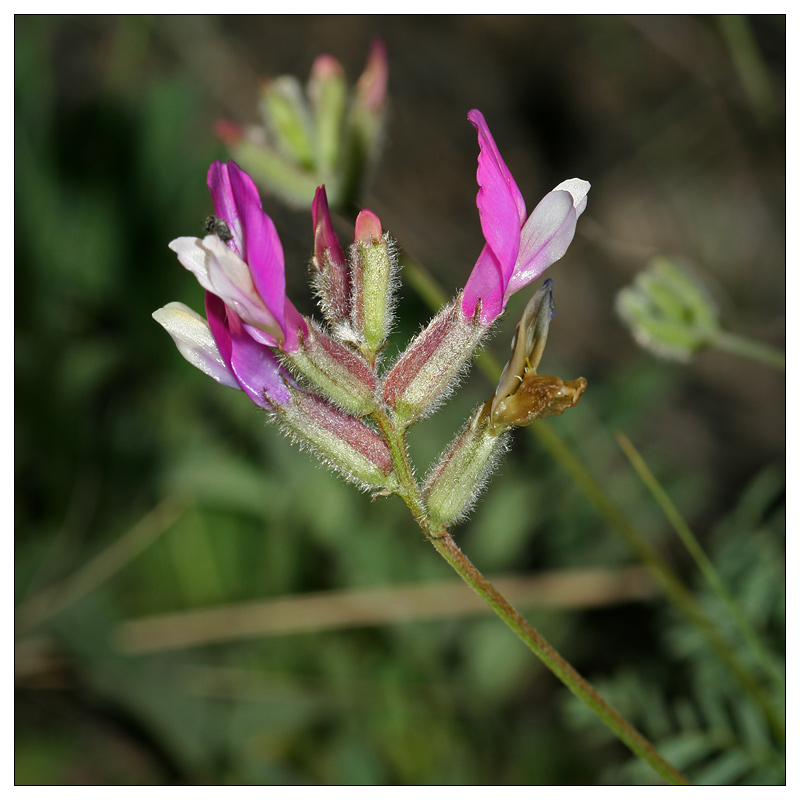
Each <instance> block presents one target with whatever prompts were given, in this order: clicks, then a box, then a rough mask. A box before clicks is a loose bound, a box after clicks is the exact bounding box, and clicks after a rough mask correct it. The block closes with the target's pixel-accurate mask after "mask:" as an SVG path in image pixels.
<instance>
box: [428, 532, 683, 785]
mask: <svg viewBox="0 0 800 800" xmlns="http://www.w3.org/2000/svg"><path fill="white" fill-rule="evenodd" d="M428 538H429V539H430V541H431V543H432V544H433V546H434V547H435V548H436V549H437V550H438V551H439V553H440V554H441V556H442V557H443V558H444V559H445V560H446V561H447V563H448V564H450V566H451V567H452V568H453V569H454V570H455V571H456V572H457V573H458V574H459V575H460V576H461V577H462V578H463V579H464V581H466V583H468V584H469V585H470V586H471V587H472V588H473V589H474V590H475V591H476V592H477V593H478V594H479V595H480V596H481V597H482V598H483V599H484V600H485V601H486V602H487V603H488V604H489V605H490V606H491V607H492V608H493V609H494V611H495V613H496V614H497V616H498V617H500V619H502V620H503V622H505V623H506V625H508V627H509V628H511V630H512V631H514V633H516V635H517V636H518V637H519V638H520V639H521V640H522V641H523V642H524V643H525V645H527V647H528V648H530V649H531V650H532V651H533V652H534V653H535V654H536V656H538V658H539V659H540V660H541V661H542V663H543V664H544V665H545V666H546V667H547V668H548V669H549V670H550V671H551V672H552V673H553V674H554V675H555V676H556V677H557V678H558V679H559V680H560V681H561V682H562V683H563V684H564V685H565V686H566V687H567V688H568V689H569V690H570V691H571V692H572V693H573V694H574V695H575V696H576V697H577V698H578V699H579V700H582V701H583V702H584V703H585V704H586V705H587V706H588V707H589V708H590V709H591V710H592V711H594V713H595V714H596V715H597V716H598V717H599V718H600V719H601V720H602V722H603V723H604V724H605V725H607V726H608V728H609V729H610V730H611V731H612V733H613V734H614V735H615V736H616V737H617V738H618V739H619V740H620V741H621V742H622V743H623V744H625V745H626V746H627V747H628V748H629V749H630V750H631V752H633V753H634V755H636V756H638V757H639V758H641V759H642V761H645V762H646V763H647V764H649V765H650V767H652V769H653V770H654V771H655V772H656V773H657V774H658V775H660V776H661V777H662V778H663V779H664V780H665V781H667V783H671V784H673V785H676V786H688V785H689V780H688V779H687V778H686V776H685V775H683V774H681V773H680V772H679V771H678V770H677V769H675V767H673V766H672V765H671V764H670V763H669V762H667V761H666V760H665V759H664V758H663V757H662V756H661V755H659V753H658V752H657V751H656V749H655V748H654V747H653V745H652V744H650V742H649V741H647V739H645V738H644V736H642V734H641V733H639V731H637V730H636V729H635V728H634V727H633V726H632V725H631V724H630V723H629V722H628V721H627V720H626V719H625V718H624V717H623V716H622V715H621V714H620V713H619V712H618V711H617V710H616V709H614V708H612V707H611V706H610V705H609V704H608V703H607V702H606V701H605V700H603V698H602V697H601V696H600V695H599V694H598V693H597V691H596V690H595V689H594V687H593V686H592V685H591V684H590V683H589V682H588V681H587V680H586V679H585V678H584V677H583V676H582V675H580V673H578V671H577V670H576V669H575V668H574V667H573V666H572V665H571V664H570V663H569V662H568V661H566V660H565V659H564V657H563V656H562V655H561V654H560V653H559V652H558V651H557V650H556V649H555V648H554V647H553V646H552V645H551V644H550V643H549V642H548V641H547V640H546V639H545V638H544V637H543V636H542V635H541V634H540V633H539V632H538V631H537V630H536V629H535V628H533V626H531V625H530V623H529V622H528V621H527V620H526V619H525V618H524V617H523V616H522V615H521V614H520V613H519V612H518V611H517V610H516V609H515V608H514V607H513V606H512V605H511V603H509V602H508V600H506V599H505V597H503V596H502V595H501V594H500V593H499V592H498V591H497V590H496V589H495V588H494V586H492V584H491V583H489V581H487V580H486V578H484V577H483V575H482V574H481V573H480V571H479V570H478V569H477V568H476V567H475V566H474V565H473V564H472V562H471V561H470V560H469V559H468V558H467V557H466V556H465V555H464V553H463V552H462V551H461V549H460V548H459V547H458V545H457V544H456V543H455V542H454V541H453V538H452V537H451V536H450V534H449V533H447V532H442V533H440V534H439V535H438V536H436V537H430V536H429V537H428Z"/></svg>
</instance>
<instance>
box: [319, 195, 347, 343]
mask: <svg viewBox="0 0 800 800" xmlns="http://www.w3.org/2000/svg"><path fill="white" fill-rule="evenodd" d="M311 216H312V218H313V221H314V257H313V259H312V261H311V264H312V267H313V270H314V271H313V283H314V290H315V291H316V293H317V296H318V297H319V299H320V306H321V308H322V313H323V315H324V317H325V319H326V320H327V322H328V324H329V325H330V326H331V327H332V328H333V329H334V330H336V328H337V327H338V326H339V325H341V323H343V322H348V321H349V319H350V267H349V265H348V263H347V258H346V257H345V254H344V250H343V249H342V246H341V245H340V244H339V237H338V236H337V235H336V232H335V231H334V230H333V223H332V222H331V215H330V212H329V211H328V199H327V195H326V193H325V187H324V186H320V187H319V189H317V193H316V195H315V196H314V204H313V205H312V206H311Z"/></svg>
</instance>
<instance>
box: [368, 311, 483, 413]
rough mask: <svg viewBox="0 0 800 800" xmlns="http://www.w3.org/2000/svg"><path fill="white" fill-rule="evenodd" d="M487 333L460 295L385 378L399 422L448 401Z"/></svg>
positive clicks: (386, 394) (386, 391) (387, 398)
mask: <svg viewBox="0 0 800 800" xmlns="http://www.w3.org/2000/svg"><path fill="white" fill-rule="evenodd" d="M485 333H486V328H484V327H482V326H480V325H479V324H478V322H477V316H476V318H475V319H467V318H466V317H465V316H464V314H463V313H462V311H461V298H460V297H459V298H456V301H455V302H454V303H452V304H451V305H449V306H447V307H445V308H444V309H442V310H441V311H440V312H439V313H438V314H437V315H436V316H435V317H434V318H433V319H432V320H431V322H430V323H429V324H428V327H427V328H425V329H424V330H423V331H422V332H421V333H420V334H419V335H418V336H417V337H416V338H415V339H414V340H413V341H412V342H411V344H410V345H409V346H408V347H407V348H406V350H405V352H404V353H403V354H402V355H401V356H400V358H399V359H398V360H397V362H396V363H395V365H394V366H393V367H392V369H391V370H390V371H389V374H388V375H387V376H386V378H385V379H384V381H383V398H384V400H385V401H386V403H387V404H388V406H389V407H390V408H391V409H392V410H393V411H394V414H395V417H396V419H397V421H398V423H399V424H401V425H410V424H411V423H412V422H415V421H416V420H418V419H420V418H421V417H424V416H425V415H426V414H429V413H431V412H432V411H433V410H435V409H436V408H437V406H438V405H439V404H440V403H441V402H443V401H444V399H445V398H446V397H447V396H448V395H449V394H450V393H451V392H452V391H453V389H454V388H455V387H456V386H457V385H458V383H459V381H460V379H461V376H462V375H463V373H464V371H465V369H466V367H467V365H468V364H469V362H470V359H471V358H472V355H473V353H474V352H475V348H476V347H477V346H478V344H479V343H480V341H481V339H482V337H483V336H484V334H485Z"/></svg>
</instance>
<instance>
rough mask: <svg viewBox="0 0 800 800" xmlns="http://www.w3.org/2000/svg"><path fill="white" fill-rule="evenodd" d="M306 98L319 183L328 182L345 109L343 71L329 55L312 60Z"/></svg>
mask: <svg viewBox="0 0 800 800" xmlns="http://www.w3.org/2000/svg"><path fill="white" fill-rule="evenodd" d="M308 98H309V100H310V101H311V110H312V112H313V114H314V128H315V130H316V134H317V167H318V169H319V175H320V176H321V177H322V178H323V181H324V180H330V179H331V177H332V176H333V175H334V173H335V170H336V165H337V163H338V161H339V157H340V152H341V148H342V128H343V124H344V114H345V111H346V110H347V84H346V83H345V80H344V70H343V69H342V65H341V64H340V63H339V62H338V61H337V60H336V59H335V58H333V56H328V55H323V56H319V57H318V58H317V59H316V61H314V65H313V66H312V67H311V77H310V78H309V81H308ZM325 176H328V177H327V178H326V177H325Z"/></svg>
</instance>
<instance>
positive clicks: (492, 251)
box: [461, 109, 590, 325]
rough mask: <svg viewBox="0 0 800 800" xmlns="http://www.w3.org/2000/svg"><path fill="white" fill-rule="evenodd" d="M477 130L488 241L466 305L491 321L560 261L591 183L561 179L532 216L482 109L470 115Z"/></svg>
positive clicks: (468, 286) (479, 201)
mask: <svg viewBox="0 0 800 800" xmlns="http://www.w3.org/2000/svg"><path fill="white" fill-rule="evenodd" d="M467 116H468V119H469V121H470V122H471V123H472V124H473V126H474V127H475V130H476V131H477V132H478V143H479V145H480V148H481V151H480V154H479V156H478V185H479V186H480V189H479V190H478V196H477V205H478V211H479V213H480V220H481V229H482V230H483V235H484V238H485V239H486V244H485V245H484V248H483V250H482V251H481V254H480V256H478V260H477V261H476V262H475V266H474V267H473V269H472V273H471V274H470V276H469V279H468V280H467V284H466V286H465V287H464V292H463V295H462V298H461V309H462V311H463V312H464V315H465V316H466V317H467V318H470V319H471V318H472V317H474V315H475V313H476V311H477V310H478V306H479V305H480V321H481V323H482V324H483V325H490V324H491V323H492V322H493V321H494V320H495V319H497V317H499V316H500V314H502V313H503V310H504V309H505V307H506V303H507V302H508V298H509V297H510V296H511V295H512V294H514V292H516V291H519V290H520V289H522V288H523V287H524V286H527V285H528V284H529V283H531V282H532V281H534V280H536V278H538V277H539V276H540V275H541V274H542V273H543V272H544V271H545V270H546V269H547V268H548V267H549V266H550V265H551V264H553V263H554V262H556V261H558V259H559V258H561V257H562V256H563V255H564V253H566V251H567V248H568V247H569V245H570V242H571V241H572V237H573V236H574V235H575V225H576V223H577V221H578V217H579V216H580V215H581V214H582V213H583V211H584V209H585V208H586V195H587V193H588V191H589V188H590V185H589V183H587V182H586V181H583V180H580V179H579V178H572V179H570V180H567V181H564V182H563V183H560V184H559V185H558V186H556V188H555V189H554V190H553V191H552V192H550V193H549V194H547V195H545V197H544V198H543V199H542V200H541V202H540V203H539V205H537V206H536V208H535V209H534V210H533V212H532V213H531V215H530V217H528V216H527V211H526V209H525V200H524V199H523V198H522V194H521V192H520V190H519V188H518V187H517V184H516V182H515V181H514V178H513V176H512V175H511V173H510V172H509V169H508V167H507V166H506V164H505V162H504V161H503V158H502V156H501V155H500V151H499V150H498V149H497V145H496V144H495V142H494V139H493V138H492V134H491V132H490V131H489V126H488V125H487V124H486V120H485V119H484V118H483V114H481V112H480V111H477V110H475V109H473V110H472V111H470V112H469V114H468V115H467Z"/></svg>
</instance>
